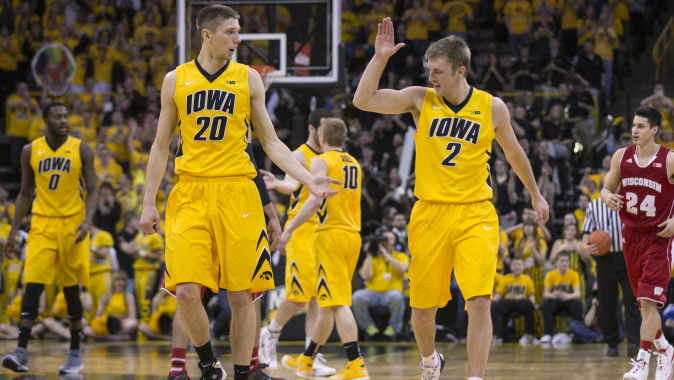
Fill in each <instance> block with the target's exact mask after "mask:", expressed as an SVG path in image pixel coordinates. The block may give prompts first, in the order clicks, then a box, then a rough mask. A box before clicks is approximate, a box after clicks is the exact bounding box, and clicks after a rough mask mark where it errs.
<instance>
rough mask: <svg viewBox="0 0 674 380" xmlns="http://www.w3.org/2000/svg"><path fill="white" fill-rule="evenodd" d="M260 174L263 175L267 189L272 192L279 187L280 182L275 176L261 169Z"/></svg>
mask: <svg viewBox="0 0 674 380" xmlns="http://www.w3.org/2000/svg"><path fill="white" fill-rule="evenodd" d="M260 173H262V179H263V180H264V185H265V186H266V187H267V189H269V190H271V189H276V188H277V187H278V182H279V180H278V178H276V176H275V175H273V174H272V173H270V172H268V171H266V170H262V169H260Z"/></svg>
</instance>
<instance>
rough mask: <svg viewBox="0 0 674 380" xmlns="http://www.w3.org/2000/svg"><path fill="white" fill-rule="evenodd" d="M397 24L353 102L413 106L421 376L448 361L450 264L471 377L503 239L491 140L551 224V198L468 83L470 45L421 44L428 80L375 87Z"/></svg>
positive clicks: (388, 26) (504, 123) (413, 240)
mask: <svg viewBox="0 0 674 380" xmlns="http://www.w3.org/2000/svg"><path fill="white" fill-rule="evenodd" d="M393 30H394V29H393V23H392V22H391V19H390V18H388V17H387V18H385V19H384V20H383V21H382V23H381V24H379V29H378V32H377V38H376V41H375V55H374V57H373V58H372V60H371V61H370V63H369V64H368V66H367V68H366V69H365V72H364V73H363V76H362V78H361V80H360V83H359V84H358V89H357V90H356V93H355V95H354V98H353V104H354V105H355V106H356V107H358V108H360V109H362V110H364V111H370V112H379V113H384V114H399V113H404V112H410V113H412V116H413V118H414V121H415V123H416V124H417V133H416V135H415V136H414V140H415V143H416V178H417V180H416V185H415V189H414V194H415V195H416V197H417V198H419V201H418V202H417V203H416V204H415V205H414V209H413V210H412V215H411V218H410V229H409V245H410V255H411V257H412V262H411V264H410V269H409V278H410V305H411V306H412V326H413V329H414V335H415V337H416V339H417V344H418V345H419V351H421V355H422V363H421V369H422V378H423V379H438V378H439V376H440V371H441V370H442V366H443V364H444V358H443V357H442V355H439V354H437V353H436V352H435V342H434V341H435V313H436V311H437V309H438V307H442V306H444V305H445V304H447V301H449V299H450V294H449V279H450V274H451V273H452V268H453V269H454V274H455V276H456V280H457V282H458V285H459V288H460V289H461V292H462V294H463V296H464V297H465V298H466V307H467V309H468V319H469V321H470V322H469V324H468V337H467V339H468V344H467V345H468V376H469V379H470V380H476V379H481V378H482V377H484V373H485V369H486V366H487V358H488V356H489V346H490V344H491V338H492V324H491V316H490V303H491V293H492V289H493V285H494V272H495V270H496V267H495V266H496V255H497V251H498V242H499V240H498V231H499V228H498V219H497V215H496V212H495V211H494V207H493V205H492V204H491V202H490V199H491V198H492V187H491V182H490V180H489V159H490V156H491V144H492V140H493V139H494V138H495V139H496V141H498V143H499V145H501V148H502V149H503V151H504V152H505V155H506V158H507V159H508V161H509V162H510V165H511V166H512V168H513V169H514V170H515V173H517V175H518V177H519V178H520V179H521V180H522V182H523V183H524V185H525V186H526V188H527V190H529V193H530V194H531V198H532V205H533V208H534V210H535V211H536V214H537V218H536V221H537V222H539V223H541V224H545V222H547V220H548V205H547V203H546V202H545V200H544V199H543V197H542V196H541V194H540V192H539V190H538V186H537V185H536V180H535V179H534V176H533V174H532V171H531V166H530V165H529V160H528V159H527V157H526V155H525V154H524V152H523V151H522V149H521V147H520V146H519V144H518V142H517V139H516V138H515V134H514V133H513V130H512V126H511V125H510V116H509V114H508V109H507V108H506V106H505V104H504V103H503V101H502V100H501V99H499V98H497V97H492V96H491V95H489V94H487V93H485V92H483V91H480V90H478V89H475V88H473V87H472V86H470V85H469V84H468V83H467V82H466V74H467V73H468V69H469V68H470V50H469V49H468V46H467V45H466V43H465V42H464V41H463V40H461V39H460V38H457V37H455V36H450V37H446V38H443V39H441V40H439V41H437V42H435V43H433V44H431V45H430V46H429V47H428V50H426V56H425V58H426V60H427V61H428V70H429V77H428V78H429V81H430V82H431V84H432V85H433V88H425V87H418V86H414V87H408V88H405V89H402V90H400V91H395V90H389V89H382V90H378V89H377V85H378V83H379V78H380V77H381V73H382V71H383V70H384V67H385V66H386V62H387V61H388V59H389V57H391V56H392V55H393V54H394V53H395V52H396V51H398V49H400V48H401V47H402V46H403V45H404V44H402V43H399V44H397V45H396V44H395V42H394V35H393V34H394V33H393Z"/></svg>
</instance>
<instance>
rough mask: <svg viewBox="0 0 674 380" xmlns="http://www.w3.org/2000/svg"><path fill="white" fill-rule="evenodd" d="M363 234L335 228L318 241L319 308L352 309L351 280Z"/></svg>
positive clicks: (317, 291) (316, 241)
mask: <svg viewBox="0 0 674 380" xmlns="http://www.w3.org/2000/svg"><path fill="white" fill-rule="evenodd" d="M360 243H361V241H360V233H358V232H351V231H345V230H340V229H337V228H332V229H329V230H322V231H317V232H316V236H315V237H314V247H315V249H316V261H317V262H318V273H317V277H316V281H317V284H316V294H317V298H318V306H320V307H329V306H342V305H347V306H351V293H352V292H351V279H352V278H353V273H354V271H355V270H356V264H357V263H358V256H359V255H360Z"/></svg>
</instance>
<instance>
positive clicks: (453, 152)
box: [442, 142, 461, 167]
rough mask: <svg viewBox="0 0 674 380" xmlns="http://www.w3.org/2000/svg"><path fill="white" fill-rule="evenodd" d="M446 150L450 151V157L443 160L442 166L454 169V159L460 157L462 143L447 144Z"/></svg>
mask: <svg viewBox="0 0 674 380" xmlns="http://www.w3.org/2000/svg"><path fill="white" fill-rule="evenodd" d="M445 150H449V151H450V152H449V156H447V157H445V159H444V160H442V166H450V167H454V166H456V162H452V160H453V159H454V157H456V156H458V155H459V153H460V152H461V143H458V142H451V143H449V144H447V148H445Z"/></svg>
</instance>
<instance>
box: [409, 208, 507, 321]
mask: <svg viewBox="0 0 674 380" xmlns="http://www.w3.org/2000/svg"><path fill="white" fill-rule="evenodd" d="M498 232H499V230H498V217H497V215H496V211H495V210H494V206H493V205H492V203H491V202H489V201H483V202H476V203H467V204H443V203H429V202H424V201H417V203H416V204H415V205H414V209H413V210H412V215H411V217H410V227H409V245H410V256H411V257H412V261H411V263H410V268H409V272H408V274H409V279H410V305H411V306H412V307H414V308H417V309H428V308H431V307H433V306H439V307H443V306H445V305H446V304H447V302H448V301H449V300H450V299H451V298H452V297H451V295H450V292H449V283H450V280H451V277H452V269H454V276H455V277H456V281H457V283H458V285H459V289H460V290H461V293H462V294H463V297H464V298H465V299H469V298H472V297H476V296H484V295H488V296H490V297H491V294H492V290H493V288H494V273H496V257H497V253H498V244H499V239H498V238H499V236H498Z"/></svg>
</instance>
